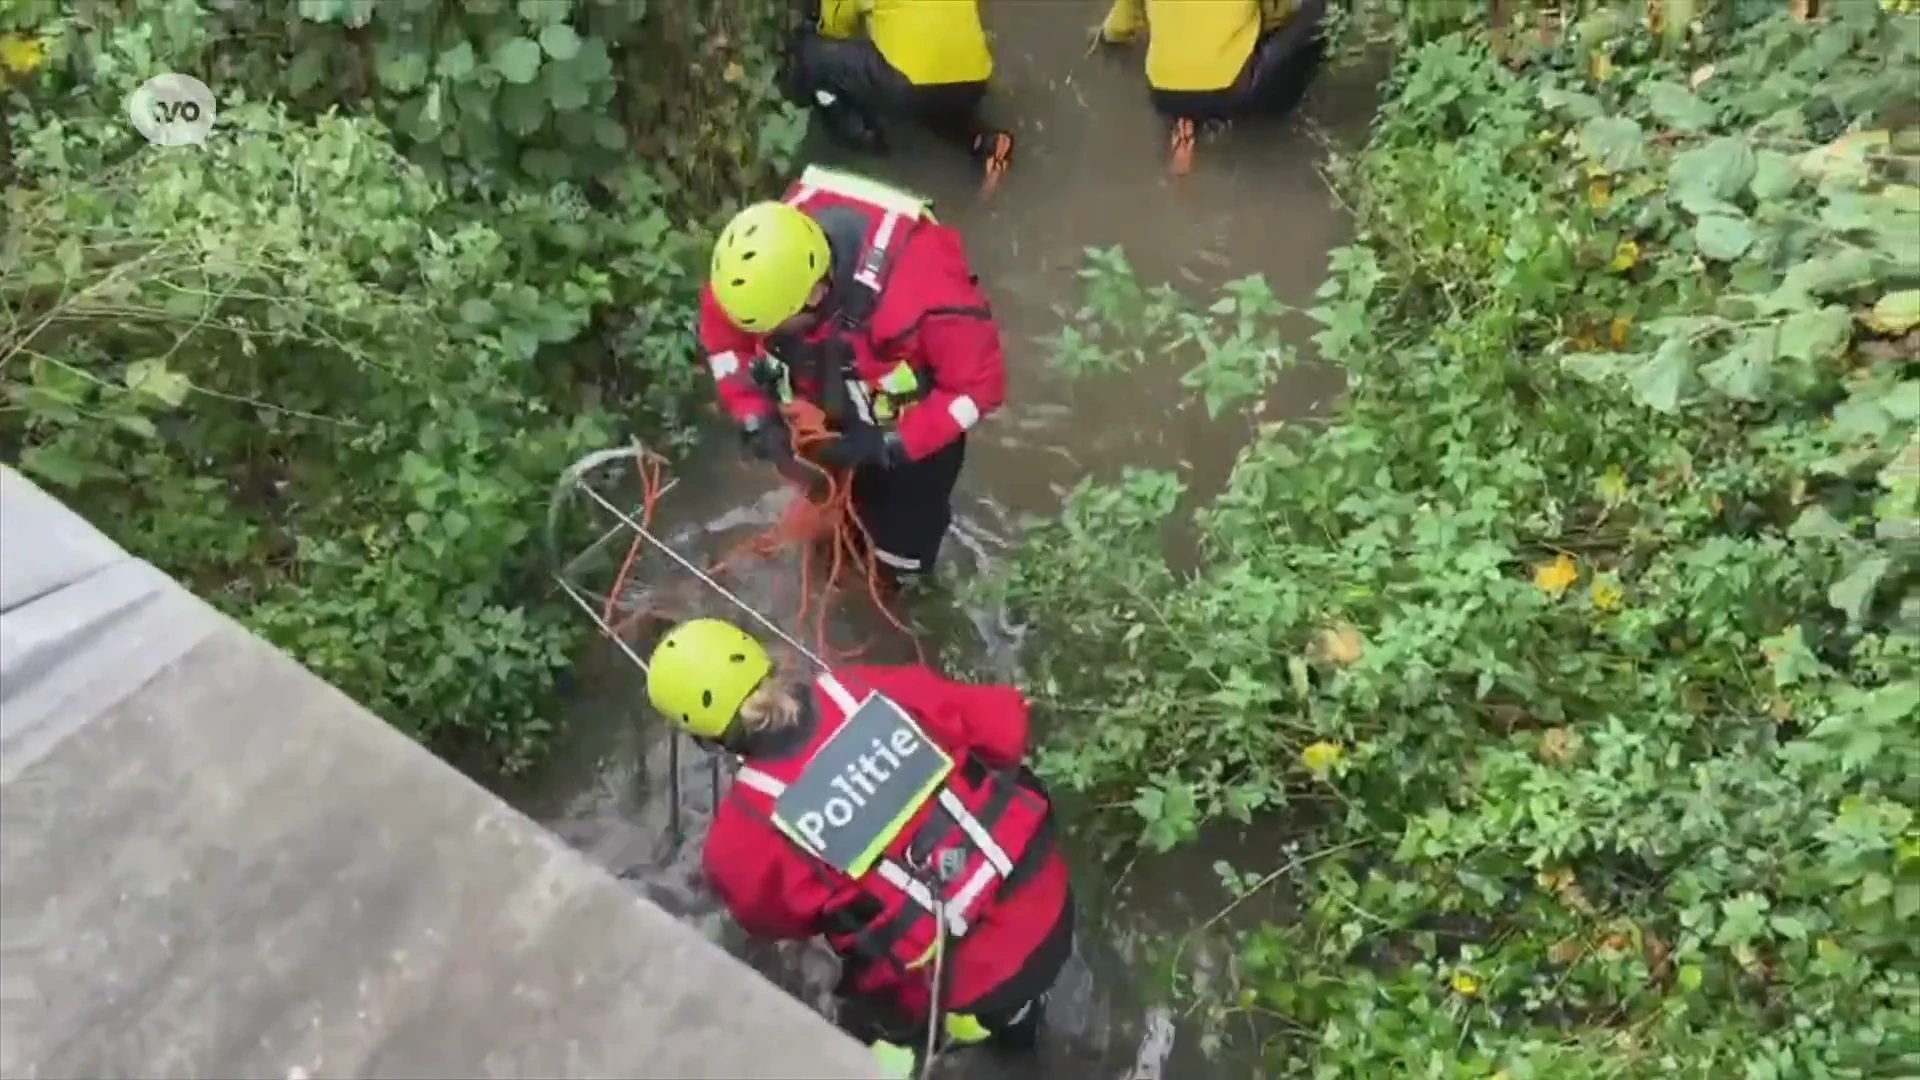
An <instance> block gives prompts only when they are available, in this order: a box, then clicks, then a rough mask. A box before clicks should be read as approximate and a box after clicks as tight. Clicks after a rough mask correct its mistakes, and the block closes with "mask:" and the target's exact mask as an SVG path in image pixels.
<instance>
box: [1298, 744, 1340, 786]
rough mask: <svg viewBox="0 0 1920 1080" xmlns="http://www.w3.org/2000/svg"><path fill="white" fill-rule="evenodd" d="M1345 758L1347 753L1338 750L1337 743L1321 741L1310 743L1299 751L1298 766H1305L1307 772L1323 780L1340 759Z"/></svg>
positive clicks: (1338, 745)
mask: <svg viewBox="0 0 1920 1080" xmlns="http://www.w3.org/2000/svg"><path fill="white" fill-rule="evenodd" d="M1346 756H1347V752H1346V751H1345V750H1343V749H1341V748H1340V744H1339V743H1332V742H1326V741H1324V740H1322V741H1320V742H1316V743H1310V744H1308V745H1307V746H1306V747H1304V748H1303V749H1302V750H1301V751H1300V764H1301V765H1303V766H1305V767H1306V770H1307V771H1308V772H1310V773H1312V774H1313V775H1315V776H1317V777H1319V778H1321V779H1322V780H1324V779H1326V777H1327V774H1328V773H1329V772H1331V771H1333V767H1334V766H1336V765H1338V764H1340V761H1341V759H1343V758H1345V757H1346Z"/></svg>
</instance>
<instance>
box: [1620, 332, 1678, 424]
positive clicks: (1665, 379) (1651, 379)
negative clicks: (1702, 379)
mask: <svg viewBox="0 0 1920 1080" xmlns="http://www.w3.org/2000/svg"><path fill="white" fill-rule="evenodd" d="M1693 362H1694V358H1693V346H1692V344H1691V343H1690V342H1689V341H1688V340H1687V338H1685V337H1682V336H1677V335H1676V336H1674V337H1670V338H1668V339H1667V340H1665V341H1663V342H1661V343H1660V348H1659V349H1657V350H1655V351H1654V354H1653V355H1652V356H1651V357H1648V358H1647V359H1646V360H1645V361H1644V362H1643V363H1641V364H1640V366H1639V367H1637V368H1635V369H1634V370H1633V372H1632V373H1631V374H1629V375H1628V376H1627V383H1628V385H1629V386H1631V387H1633V390H1634V393H1636V394H1638V395H1639V397H1640V400H1641V401H1643V402H1645V403H1646V404H1647V405H1648V406H1649V407H1651V408H1654V409H1657V410H1659V411H1660V412H1663V413H1673V412H1678V411H1679V409H1680V399H1681V398H1682V397H1683V396H1684V395H1685V394H1686V390H1687V385H1688V383H1690V382H1691V381H1692V379H1693Z"/></svg>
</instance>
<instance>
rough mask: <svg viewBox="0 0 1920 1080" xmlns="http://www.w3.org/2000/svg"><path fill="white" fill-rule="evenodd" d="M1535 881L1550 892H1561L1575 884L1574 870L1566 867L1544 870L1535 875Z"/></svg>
mask: <svg viewBox="0 0 1920 1080" xmlns="http://www.w3.org/2000/svg"><path fill="white" fill-rule="evenodd" d="M1533 880H1534V883H1535V884H1537V885H1539V886H1540V887H1541V888H1543V889H1545V890H1547V891H1548V892H1556V893H1557V892H1560V891H1562V890H1564V889H1566V888H1567V887H1568V886H1570V885H1572V884H1573V871H1571V870H1569V869H1567V868H1566V867H1564V866H1563V867H1560V868H1559V869H1557V870H1542V871H1540V872H1539V873H1536V874H1534V875H1533Z"/></svg>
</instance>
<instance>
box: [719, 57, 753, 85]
mask: <svg viewBox="0 0 1920 1080" xmlns="http://www.w3.org/2000/svg"><path fill="white" fill-rule="evenodd" d="M720 77H721V78H723V79H725V80H726V81H728V82H730V83H732V84H734V85H735V86H738V85H740V84H741V83H743V82H745V81H746V79H747V69H746V68H743V67H741V66H740V63H739V61H735V62H733V63H731V64H728V65H727V69H726V70H725V71H723V72H721V73H720Z"/></svg>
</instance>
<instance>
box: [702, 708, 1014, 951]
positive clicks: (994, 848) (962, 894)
mask: <svg viewBox="0 0 1920 1080" xmlns="http://www.w3.org/2000/svg"><path fill="white" fill-rule="evenodd" d="M817 685H818V686H819V687H820V688H821V690H822V691H823V692H824V693H825V694H826V695H827V697H828V698H829V699H831V700H832V701H833V703H834V705H835V706H836V707H838V708H840V709H841V710H842V713H843V714H845V713H849V712H851V711H852V710H853V709H854V708H856V707H858V702H857V701H855V699H854V697H853V695H852V694H850V693H848V692H847V689H846V687H845V686H843V685H841V683H840V681H839V680H838V679H835V678H834V677H833V676H831V675H823V676H821V677H820V678H819V679H818V680H817ZM734 779H735V780H736V781H737V782H739V783H742V784H745V785H746V786H747V787H748V788H751V789H752V790H754V791H757V792H759V793H761V794H762V795H765V796H766V797H768V798H769V799H773V800H776V801H777V800H778V799H779V798H780V797H781V796H782V795H785V794H786V791H787V785H786V783H785V782H783V781H781V780H779V779H777V778H775V777H773V776H769V775H768V774H767V773H765V772H762V771H761V770H759V769H757V768H754V767H753V766H751V765H745V764H743V765H741V766H740V769H739V771H738V772H737V773H735V775H734ZM938 799H939V802H940V806H941V808H942V809H943V810H945V811H946V813H947V816H948V817H950V818H952V819H953V821H954V823H955V824H956V825H958V826H959V828H960V830H961V831H962V832H964V833H966V835H967V839H968V841H969V842H970V843H971V844H972V845H973V847H974V849H975V850H977V851H978V852H980V854H981V856H982V861H981V864H980V865H979V866H978V867H976V868H975V869H974V871H973V873H972V874H971V875H969V876H968V878H967V880H966V881H965V882H964V883H963V884H962V885H961V886H960V888H959V890H958V891H956V892H955V893H954V894H953V895H952V897H951V898H950V899H948V900H946V901H945V903H944V904H942V903H937V898H936V897H935V896H934V894H933V892H932V890H931V889H929V888H928V886H927V883H926V882H924V881H922V880H920V879H919V878H916V877H914V876H913V875H912V874H910V873H908V872H907V870H906V868H905V867H903V866H901V865H900V864H899V863H898V862H896V861H895V860H893V859H891V858H882V859H881V860H880V861H879V862H878V863H876V864H875V865H874V870H875V872H876V873H878V874H879V875H880V877H881V879H882V880H884V881H886V882H887V883H888V884H890V885H892V886H893V887H894V888H896V889H899V890H900V891H901V892H902V893H905V894H906V895H907V896H908V897H909V898H910V899H911V900H913V902H914V903H915V904H917V905H919V907H920V908H921V909H922V910H924V911H925V912H927V914H929V915H932V914H935V913H936V912H938V911H940V910H941V909H944V912H945V916H946V923H947V931H948V932H949V933H950V934H952V935H953V936H954V937H956V938H957V937H964V936H966V933H967V931H968V930H969V929H970V928H971V927H970V926H969V924H968V922H967V920H966V917H965V912H966V910H967V909H968V908H969V907H970V906H971V905H972V904H973V902H974V901H975V900H978V899H979V897H980V894H981V893H982V892H984V891H986V889H987V887H988V886H989V885H991V884H993V881H994V879H995V878H996V877H998V878H1001V879H1005V878H1007V877H1008V876H1010V875H1011V874H1012V873H1013V860H1012V859H1010V858H1009V857H1008V856H1007V853H1006V849H1004V848H1002V847H1001V846H1000V844H999V842H998V841H996V840H995V839H994V838H993V836H992V835H991V834H990V833H989V832H988V831H987V828H986V826H985V825H982V824H981V822H980V819H979V818H977V817H975V816H974V814H973V812H972V811H971V810H968V809H967V806H966V804H965V803H962V802H961V801H960V797H959V796H957V795H955V794H954V793H953V791H952V790H951V789H949V788H942V789H941V791H940V793H939V796H938Z"/></svg>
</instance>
